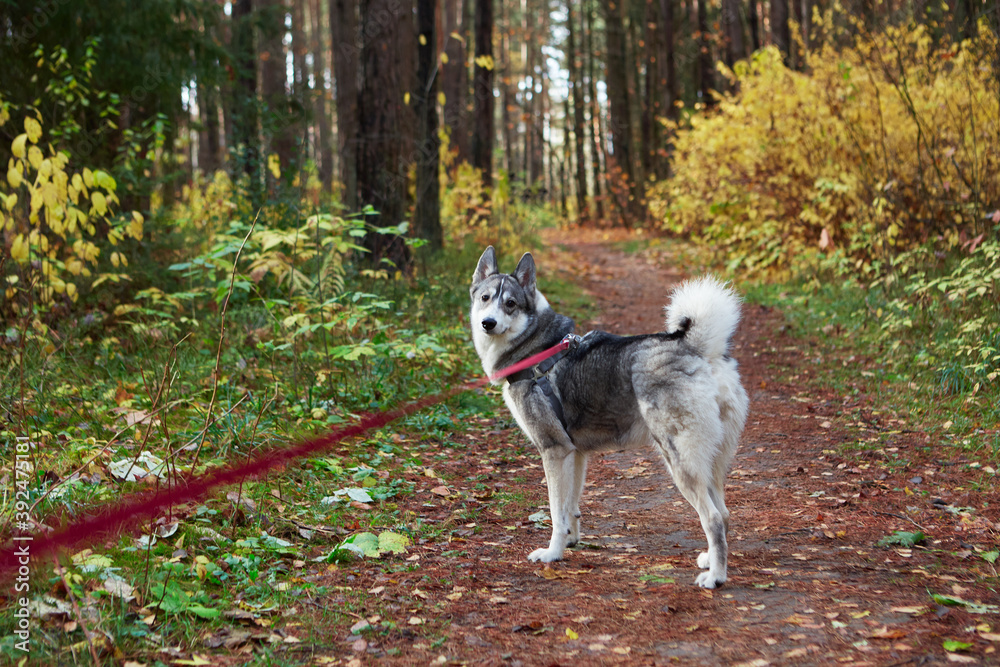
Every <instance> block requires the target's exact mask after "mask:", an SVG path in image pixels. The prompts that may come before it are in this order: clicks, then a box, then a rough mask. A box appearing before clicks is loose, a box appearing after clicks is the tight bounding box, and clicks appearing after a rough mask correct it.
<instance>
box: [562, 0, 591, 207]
mask: <svg viewBox="0 0 1000 667" xmlns="http://www.w3.org/2000/svg"><path fill="white" fill-rule="evenodd" d="M574 4H576V0H567V1H566V28H567V30H568V32H569V35H568V39H567V42H566V47H567V53H566V62H567V63H568V65H569V82H570V86H571V88H572V95H573V143H574V145H575V147H576V215H577V220H578V221H581V222H582V221H583V220H584V219H585V218H586V217H587V160H586V157H585V155H584V150H583V148H584V146H583V142H584V118H583V105H584V98H583V76H581V74H580V69H581V59H580V54H579V53H577V48H576V26H575V25H574V24H573V5H574ZM566 111H567V112H566V125H567V127H568V126H569V109H568V108H567V110H566ZM568 134H569V133H568V132H567V138H566V143H567V145H568V144H569V136H568Z"/></svg>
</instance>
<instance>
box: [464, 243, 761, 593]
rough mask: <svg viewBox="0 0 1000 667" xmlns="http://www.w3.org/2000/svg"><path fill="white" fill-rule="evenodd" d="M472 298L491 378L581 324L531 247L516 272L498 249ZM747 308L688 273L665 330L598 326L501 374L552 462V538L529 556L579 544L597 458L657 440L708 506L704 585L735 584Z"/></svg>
mask: <svg viewBox="0 0 1000 667" xmlns="http://www.w3.org/2000/svg"><path fill="white" fill-rule="evenodd" d="M469 294H470V297H471V300H472V305H471V310H470V324H471V328H472V340H473V343H474V345H475V348H476V352H477V353H478V355H479V358H480V361H481V362H482V365H483V370H484V371H485V372H486V374H487V375H488V376H491V377H492V376H493V375H494V374H495V373H496V372H497V371H500V370H502V369H505V368H508V367H509V366H511V365H513V364H515V363H517V362H519V361H521V360H524V359H526V358H528V357H530V356H532V355H534V354H536V353H538V352H541V351H544V350H546V349H548V348H550V347H552V346H554V345H556V344H558V343H559V342H560V341H561V340H563V339H564V338H566V337H567V335H570V334H572V332H573V329H574V324H573V320H571V319H570V318H569V317H566V316H565V315H561V314H559V313H556V312H555V311H554V310H553V309H552V307H551V306H550V305H549V303H548V301H546V299H545V297H544V296H543V295H542V293H541V292H539V291H538V287H537V285H536V269H535V261H534V259H533V258H532V256H531V254H530V253H525V254H524V256H523V257H521V260H520V261H519V262H518V264H517V268H516V269H514V273H512V274H506V273H500V272H499V270H498V268H497V257H496V251H495V250H494V249H493V246H490V247H488V248H487V249H486V251H485V252H484V253H483V255H482V257H480V259H479V263H478V264H477V265H476V269H475V271H474V272H473V275H472V285H471V287H470V288H469ZM740 308H741V299H740V298H739V297H738V296H737V295H736V293H735V292H734V291H733V290H732V289H731V288H729V287H726V286H724V285H723V284H722V283H720V282H719V281H718V280H716V279H714V278H711V277H706V278H701V279H697V280H693V281H689V282H686V283H684V284H683V285H681V286H680V287H679V288H677V289H676V290H675V291H674V292H673V294H672V297H671V302H670V304H669V305H668V306H667V307H666V309H665V310H666V330H665V332H664V333H655V334H648V335H638V336H624V337H623V336H616V335H612V334H609V333H606V332H603V331H592V332H590V333H588V334H587V335H586V336H584V337H583V338H579V337H575V338H572V340H573V344H572V346H571V347H570V349H567V350H566V351H565V352H563V353H561V354H560V355H559V356H557V357H553V359H554V361H549V362H542V363H541V364H539V365H537V366H536V367H534V370H533V371H522V372H520V373H518V374H515V375H511V376H510V377H508V378H507V379H506V380H496V381H495V382H494V383H495V384H500V383H503V385H504V386H503V397H504V402H505V403H506V404H507V407H508V408H509V409H510V411H511V413H512V414H513V415H514V418H515V420H516V421H517V423H518V425H519V426H520V427H521V430H522V431H524V433H525V434H526V435H527V437H528V439H530V440H531V442H532V444H534V445H535V447H536V448H537V449H538V451H539V453H540V455H541V458H542V464H543V466H544V469H545V481H546V485H547V487H548V496H549V511H550V513H551V515H552V538H551V540H550V541H549V546H548V547H546V548H544V549H536V550H535V551H532V552H531V553H530V554H529V555H528V559H529V560H531V561H541V562H543V563H549V562H552V561H556V560H560V559H561V558H562V557H563V554H564V553H565V550H566V548H567V547H571V546H575V545H576V544H577V542H579V540H580V495H581V493H582V492H583V483H584V477H585V476H586V470H587V457H588V456H589V455H590V454H592V453H595V452H606V451H616V450H624V449H634V448H637V447H643V446H650V445H651V446H652V447H653V448H655V449H656V450H657V451H658V452H659V453H660V455H661V456H662V458H663V460H664V461H665V463H666V465H667V469H668V471H669V472H670V474H671V476H672V477H673V480H674V483H675V484H676V486H677V488H678V489H679V490H680V492H681V494H682V495H683V496H684V498H685V499H686V500H687V501H688V502H689V503H690V504H691V505H692V507H694V509H695V510H696V511H697V512H698V518H699V519H700V520H701V526H702V529H703V530H704V531H705V537H706V538H707V540H708V550H707V551H706V552H704V553H701V554H699V556H698V559H697V564H698V567H700V568H701V569H703V570H705V571H704V572H701V573H700V574H699V575H698V576H697V578H696V579H695V583H696V584H697V585H698V586H701V587H703V588H715V587H717V586H721V585H722V584H723V583H725V581H726V577H727V568H728V554H729V551H728V546H727V543H726V538H727V534H728V531H729V510H728V509H726V499H725V477H726V473H727V471H728V468H729V465H730V463H731V462H732V459H733V457H734V455H735V454H736V448H737V444H738V441H739V439H740V435H741V433H742V432H743V426H744V424H745V423H746V418H747V411H748V408H749V399H748V397H747V393H746V391H745V390H744V389H743V386H742V385H741V384H740V377H739V372H738V370H737V364H736V361H735V360H734V359H733V358H732V357H731V356H730V355H729V348H730V345H731V341H732V338H733V335H734V333H735V331H736V327H737V325H738V324H739V320H740Z"/></svg>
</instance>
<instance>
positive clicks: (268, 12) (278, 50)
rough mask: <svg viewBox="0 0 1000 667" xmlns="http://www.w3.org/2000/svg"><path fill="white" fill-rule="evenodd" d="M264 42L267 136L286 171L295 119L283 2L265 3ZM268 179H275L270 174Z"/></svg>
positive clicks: (262, 78) (271, 0) (262, 79)
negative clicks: (288, 81) (289, 87)
mask: <svg viewBox="0 0 1000 667" xmlns="http://www.w3.org/2000/svg"><path fill="white" fill-rule="evenodd" d="M261 10H262V16H261V21H260V23H261V29H260V30H261V42H260V52H259V55H258V57H259V60H260V61H261V66H260V83H261V96H262V97H263V99H264V104H265V105H266V109H267V112H266V115H265V117H264V134H265V136H266V137H269V138H270V148H269V151H270V152H272V153H275V154H277V156H278V159H279V160H280V161H281V168H282V170H285V169H288V168H289V167H290V166H291V165H292V162H293V160H292V154H293V146H294V139H293V136H294V135H293V132H294V127H293V118H292V115H291V113H290V109H289V104H288V92H287V88H286V80H285V79H286V75H285V48H284V45H283V44H282V37H283V36H284V34H285V3H284V2H283V0H261ZM266 176H267V178H268V180H271V178H272V176H271V174H270V172H267V174H266Z"/></svg>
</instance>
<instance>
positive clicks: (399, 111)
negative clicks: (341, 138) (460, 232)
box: [358, 0, 413, 269]
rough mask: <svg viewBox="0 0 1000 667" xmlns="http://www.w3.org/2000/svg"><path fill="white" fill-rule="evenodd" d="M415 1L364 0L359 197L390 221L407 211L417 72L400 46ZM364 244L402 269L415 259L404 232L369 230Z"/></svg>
mask: <svg viewBox="0 0 1000 667" xmlns="http://www.w3.org/2000/svg"><path fill="white" fill-rule="evenodd" d="M410 7H411V5H409V3H406V2H399V0H363V1H362V3H361V24H360V25H361V30H360V34H361V35H363V36H364V43H363V46H362V53H361V61H362V67H363V70H362V77H361V89H360V91H359V95H358V112H359V113H358V116H359V118H360V119H361V120H360V124H359V126H358V137H359V143H358V198H359V202H360V204H362V205H363V206H371V207H373V208H374V210H375V212H376V214H375V215H371V216H368V218H367V219H366V222H368V223H370V224H371V225H374V226H378V227H389V226H393V225H398V224H400V223H401V222H403V220H404V218H405V215H406V205H405V202H406V197H407V174H406V172H407V165H406V164H404V162H403V146H404V143H407V139H408V137H410V136H411V135H407V134H405V132H406V129H404V128H407V129H408V128H409V127H412V123H411V122H408V119H407V118H406V117H405V115H406V113H407V108H406V107H404V95H405V94H406V93H410V92H412V88H411V87H410V85H411V84H412V83H413V78H412V73H411V72H409V71H408V69H407V68H406V66H405V65H404V63H410V64H412V62H413V60H412V58H404V57H403V54H402V53H401V52H400V49H401V48H402V47H403V45H405V44H406V43H407V39H406V37H407V36H406V35H404V31H405V30H408V29H410V28H411V27H412V20H413V18H412V12H410V11H408V10H409V9H410ZM364 245H365V247H366V248H367V249H368V250H369V251H370V253H371V254H370V256H369V259H370V260H371V262H372V263H373V264H376V265H377V264H379V263H380V262H381V261H382V260H388V261H389V262H391V263H392V264H393V265H394V266H395V267H396V268H398V269H406V268H408V267H409V264H410V253H409V248H408V247H407V246H406V244H405V243H404V241H403V239H402V238H401V237H399V236H395V235H391V234H380V233H375V232H370V233H368V234H367V235H366V236H365V238H364Z"/></svg>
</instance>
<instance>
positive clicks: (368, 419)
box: [0, 336, 571, 578]
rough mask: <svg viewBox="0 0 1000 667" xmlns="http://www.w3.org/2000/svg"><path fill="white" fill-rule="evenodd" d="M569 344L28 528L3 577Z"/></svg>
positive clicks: (7, 554) (1, 568)
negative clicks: (175, 482) (60, 521)
mask: <svg viewBox="0 0 1000 667" xmlns="http://www.w3.org/2000/svg"><path fill="white" fill-rule="evenodd" d="M570 345H571V338H570V337H569V336H567V337H566V338H564V339H563V340H562V341H560V342H559V343H558V344H556V345H554V346H553V347H550V348H549V349H547V350H545V351H543V352H539V353H538V354H535V355H532V356H530V357H528V358H527V359H525V360H523V361H519V362H518V363H516V364H514V365H512V366H508V367H507V368H504V369H502V370H499V371H497V372H496V373H494V374H493V375H491V376H490V377H489V378H483V379H479V380H473V381H472V382H467V383H465V384H463V385H460V386H458V387H455V388H452V389H449V390H447V391H443V392H440V393H438V394H434V395H432V396H425V397H424V398H420V399H417V400H415V401H412V402H410V403H407V404H405V405H402V406H400V407H398V408H395V409H394V410H386V411H383V412H371V413H368V414H365V415H363V416H362V417H361V420H360V421H359V422H358V423H357V424H354V425H353V426H345V427H343V428H339V429H336V430H334V431H330V432H329V433H327V434H325V435H321V436H319V437H317V438H313V439H312V440H306V441H305V442H302V443H299V444H298V445H295V446H293V447H273V448H271V449H268V450H265V451H263V452H261V453H258V454H257V455H256V456H255V457H254V458H252V459H250V460H249V461H248V462H246V463H244V464H242V465H239V466H235V467H231V468H223V469H221V470H216V471H213V472H210V473H207V474H205V475H202V476H201V477H199V478H197V479H195V480H193V481H191V482H190V483H188V484H185V485H183V486H176V487H172V488H168V489H164V490H161V491H155V492H151V493H146V494H137V495H135V496H132V497H130V498H128V499H126V500H123V501H121V502H119V503H115V504H109V505H104V506H101V507H98V508H96V510H95V513H94V514H91V515H90V516H88V517H86V518H84V519H83V520H82V521H79V522H76V523H72V524H70V525H68V526H66V527H64V528H62V529H61V530H58V531H55V532H52V533H48V534H44V535H40V536H37V537H36V536H35V535H31V534H29V533H26V531H23V530H22V531H19V534H16V535H15V536H14V538H13V540H12V541H11V542H10V543H8V544H7V545H5V546H4V548H3V551H2V552H0V578H6V577H7V576H8V575H9V574H10V572H8V570H15V569H18V568H19V566H20V571H23V572H27V569H26V566H27V565H28V564H29V563H31V562H36V563H37V562H41V561H40V560H39V559H40V557H41V556H42V555H43V554H47V553H50V552H52V551H54V550H55V549H58V548H60V547H71V546H75V545H78V544H80V543H83V542H87V543H93V542H95V541H96V540H98V539H99V538H100V537H102V536H109V535H114V534H119V533H122V532H124V531H126V530H129V529H131V528H133V527H134V526H135V525H136V524H137V523H138V522H139V521H140V520H141V519H143V518H146V517H152V516H154V515H155V514H156V513H157V512H158V511H159V510H162V509H163V508H165V507H170V506H172V505H179V504H181V503H186V502H190V501H192V500H196V499H198V498H201V497H203V496H205V495H206V494H207V493H208V492H209V491H211V490H212V489H214V488H216V487H218V486H227V485H230V484H236V483H238V482H241V481H243V480H245V479H246V478H248V477H253V476H257V475H261V474H263V473H265V472H267V471H269V470H272V469H274V468H277V467H278V466H280V465H284V464H285V463H288V462H290V461H293V460H295V459H298V458H302V457H303V456H309V455H311V454H317V453H319V452H322V451H324V450H326V449H329V448H330V447H333V446H334V445H336V444H338V443H339V442H340V441H342V440H344V439H345V438H349V437H352V436H355V435H361V434H362V433H365V432H366V431H370V430H371V429H373V428H380V427H382V426H385V425H386V424H388V423H389V422H392V421H395V420H397V419H399V418H401V417H405V416H407V415H411V414H413V413H414V412H417V411H418V410H422V409H423V408H426V407H430V406H431V405H436V404H438V403H441V402H443V401H446V400H447V399H449V398H451V397H452V396H455V395H457V394H460V393H463V392H466V391H471V390H473V389H478V388H480V387H482V386H484V385H486V384H487V383H488V382H492V381H496V380H501V379H503V378H505V377H507V376H508V375H513V374H514V373H518V372H520V371H522V370H524V369H526V368H530V367H532V366H534V365H536V364H539V363H541V362H543V361H545V360H546V359H548V358H549V357H552V356H555V355H556V354H559V353H560V352H562V351H563V350H565V349H567V348H569V347H570ZM15 525H16V524H15Z"/></svg>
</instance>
